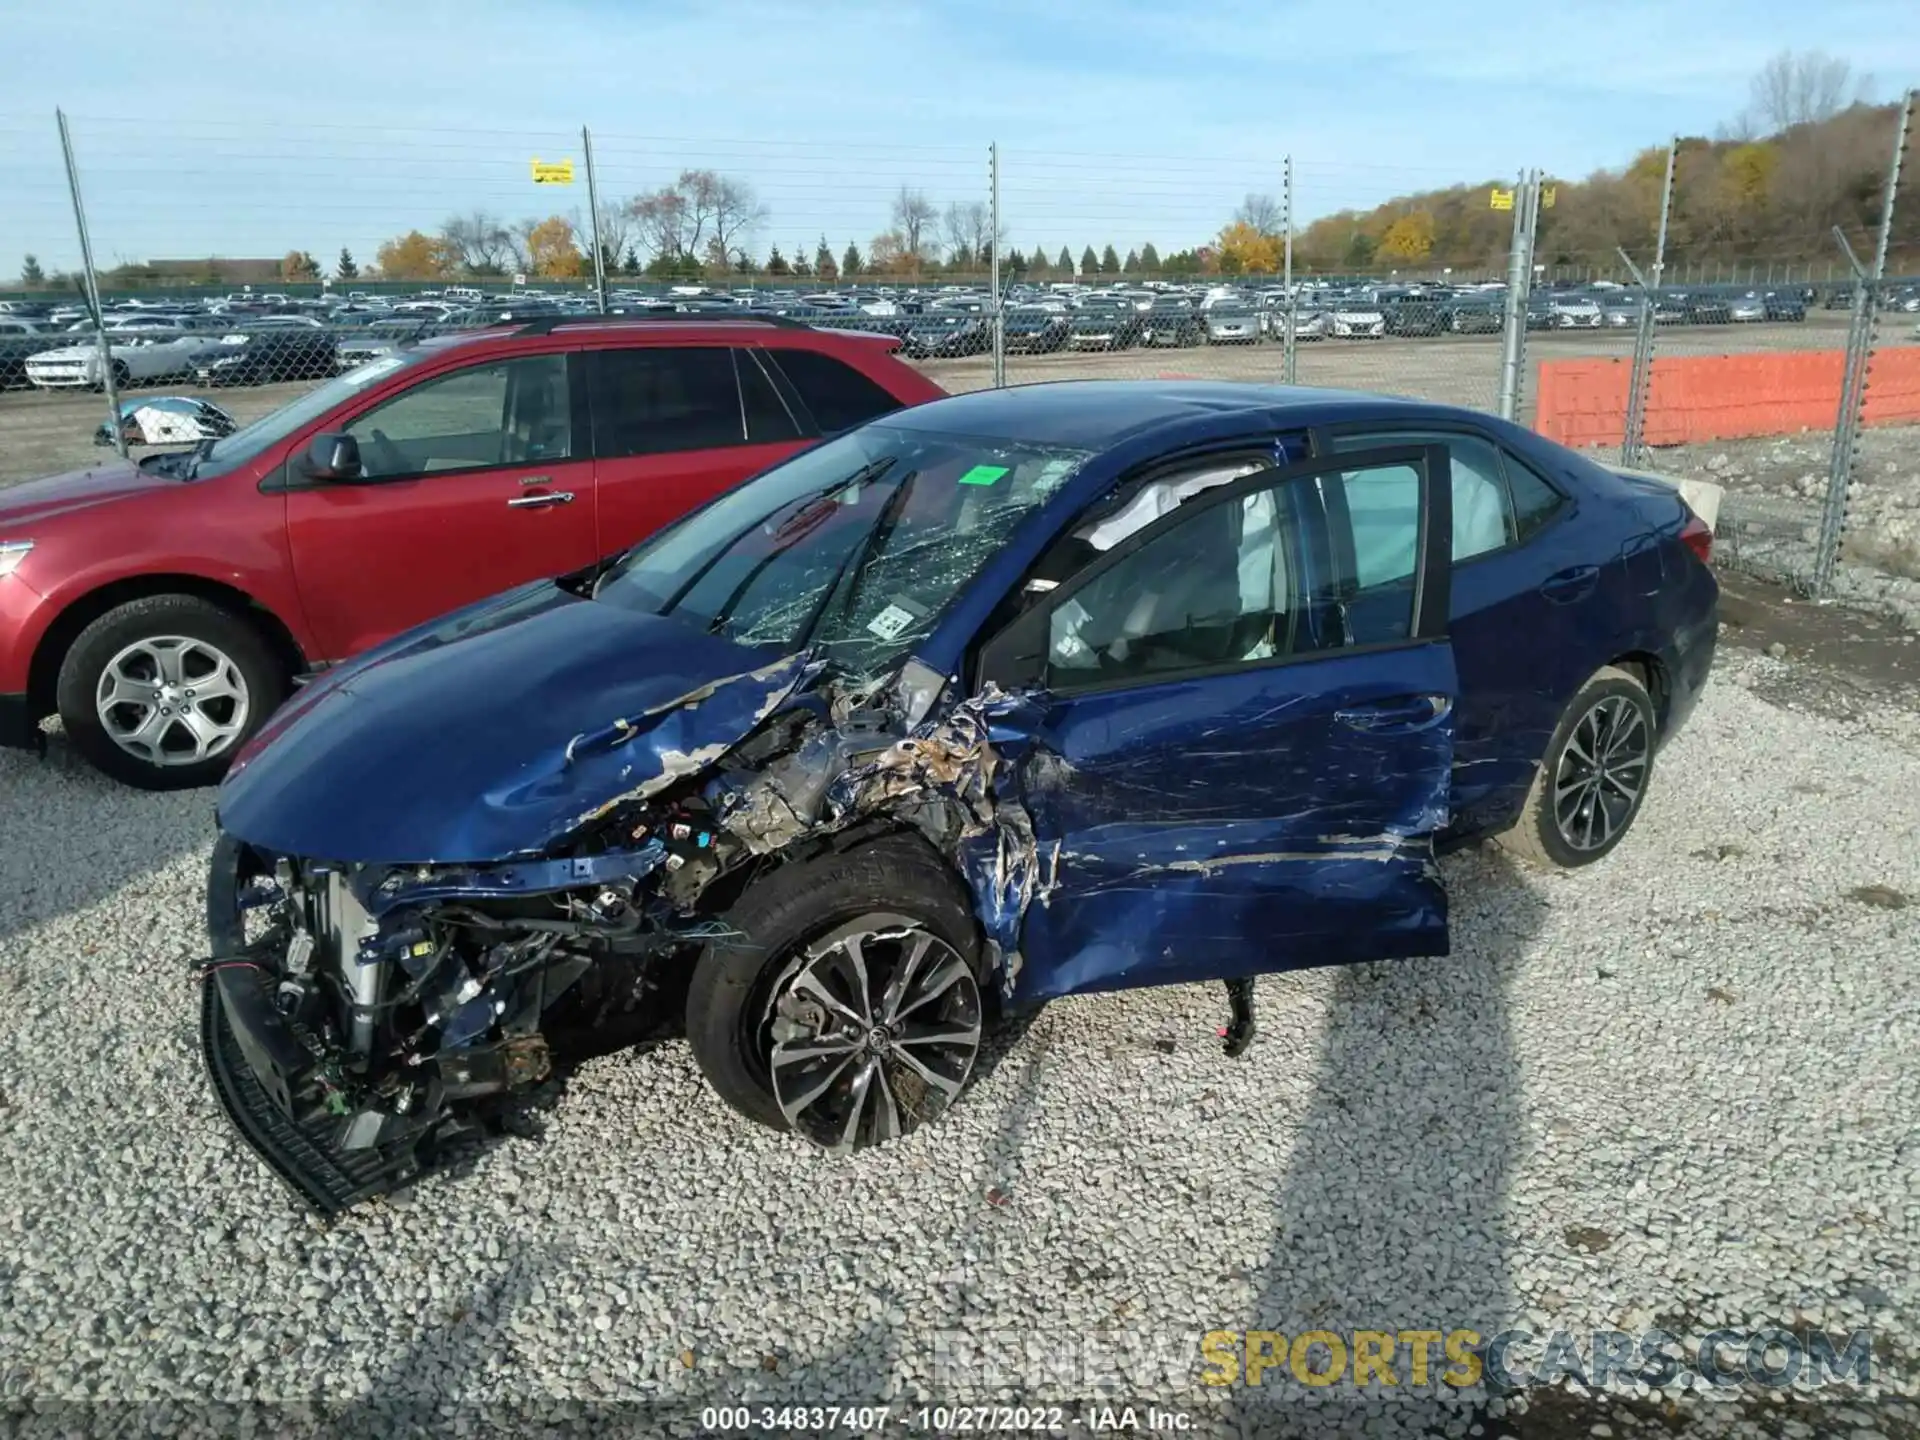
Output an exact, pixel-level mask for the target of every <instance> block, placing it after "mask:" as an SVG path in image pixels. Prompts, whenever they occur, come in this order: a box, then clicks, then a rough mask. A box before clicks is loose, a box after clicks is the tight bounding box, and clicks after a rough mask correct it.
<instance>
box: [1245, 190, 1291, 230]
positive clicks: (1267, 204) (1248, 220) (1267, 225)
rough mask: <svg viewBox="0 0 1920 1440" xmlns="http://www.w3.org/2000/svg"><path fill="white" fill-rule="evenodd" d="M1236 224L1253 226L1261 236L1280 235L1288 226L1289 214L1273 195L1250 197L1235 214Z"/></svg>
mask: <svg viewBox="0 0 1920 1440" xmlns="http://www.w3.org/2000/svg"><path fill="white" fill-rule="evenodd" d="M1233 218H1234V220H1235V222H1236V223H1238V224H1242V225H1251V226H1252V227H1253V228H1254V230H1255V231H1256V232H1257V233H1259V234H1261V235H1278V234H1279V233H1280V232H1281V231H1282V230H1283V229H1285V228H1286V224H1287V212H1286V210H1285V208H1284V207H1283V206H1282V205H1281V204H1280V202H1279V201H1278V200H1276V199H1274V198H1273V196H1271V195H1252V194H1250V195H1248V196H1247V198H1246V199H1244V200H1242V201H1241V202H1240V208H1239V209H1238V210H1235V211H1234V212H1233Z"/></svg>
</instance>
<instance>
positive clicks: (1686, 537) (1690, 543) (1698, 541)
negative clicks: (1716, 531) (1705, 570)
mask: <svg viewBox="0 0 1920 1440" xmlns="http://www.w3.org/2000/svg"><path fill="white" fill-rule="evenodd" d="M1680 543H1681V544H1682V545H1684V546H1686V547H1687V549H1689V550H1691V551H1692V552H1693V553H1694V554H1696V555H1698V556H1699V557H1700V563H1701V564H1702V565H1711V564H1712V563H1713V531H1712V530H1711V529H1709V528H1708V526H1707V522H1706V521H1704V520H1702V519H1701V518H1700V517H1699V516H1698V515H1691V516H1689V517H1688V518H1687V524H1686V528H1685V529H1683V530H1682V531H1681V532H1680Z"/></svg>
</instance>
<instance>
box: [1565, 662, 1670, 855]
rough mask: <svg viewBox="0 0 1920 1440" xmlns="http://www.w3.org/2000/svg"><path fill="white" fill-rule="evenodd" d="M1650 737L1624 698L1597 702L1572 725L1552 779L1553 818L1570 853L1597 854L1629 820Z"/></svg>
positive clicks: (1648, 756) (1644, 770)
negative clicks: (1595, 851)
mask: <svg viewBox="0 0 1920 1440" xmlns="http://www.w3.org/2000/svg"><path fill="white" fill-rule="evenodd" d="M1651 760H1652V745H1651V735H1650V734H1649V731H1648V727H1647V721H1646V716H1645V715H1644V714H1642V713H1641V710H1640V707H1639V706H1638V705H1635V704H1634V703H1633V702H1632V701H1631V700H1629V699H1627V698H1626V697H1625V696H1624V695H1609V696H1607V697H1606V698H1604V699H1602V700H1599V701H1596V702H1595V703H1594V705H1593V706H1592V707H1591V708H1590V709H1589V710H1588V711H1587V713H1586V714H1584V715H1582V716H1581V717H1580V719H1579V721H1578V722H1577V723H1576V724H1575V725H1574V727H1573V731H1572V733H1571V734H1569V735H1568V736H1567V743H1566V746H1565V747H1564V748H1563V749H1562V750H1561V752H1560V763H1559V765H1558V766H1557V767H1555V770H1554V777H1553V819H1554V825H1555V827H1556V828H1557V829H1558V830H1559V832H1560V838H1561V839H1562V840H1564V841H1566V843H1567V844H1568V845H1570V846H1572V847H1573V848H1574V849H1575V850H1580V851H1591V850H1598V849H1601V848H1602V847H1604V846H1605V845H1606V844H1608V843H1609V842H1610V841H1611V840H1613V839H1614V837H1616V836H1617V835H1618V834H1619V833H1620V832H1621V831H1622V830H1624V829H1625V828H1626V826H1627V823H1628V822H1629V821H1630V820H1632V818H1633V812H1634V810H1635V809H1636V808H1638V806H1639V804H1640V797H1641V795H1642V794H1643V793H1644V792H1645V790H1646V784H1647V769H1648V766H1649V764H1650V762H1651Z"/></svg>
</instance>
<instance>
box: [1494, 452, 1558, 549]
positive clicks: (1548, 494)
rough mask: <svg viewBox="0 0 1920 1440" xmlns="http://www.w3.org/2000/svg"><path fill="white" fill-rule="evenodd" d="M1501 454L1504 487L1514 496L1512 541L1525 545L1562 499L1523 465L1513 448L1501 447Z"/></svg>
mask: <svg viewBox="0 0 1920 1440" xmlns="http://www.w3.org/2000/svg"><path fill="white" fill-rule="evenodd" d="M1500 455H1501V458H1502V459H1503V460H1504V461H1505V462H1506V471H1507V489H1508V490H1509V491H1510V492H1511V493H1512V495H1513V523H1514V531H1515V534H1514V541H1515V543H1516V544H1525V543H1526V542H1527V541H1528V540H1530V539H1532V538H1533V536H1535V535H1536V534H1538V533H1539V532H1540V530H1541V528H1542V527H1543V526H1544V525H1545V524H1546V523H1547V522H1548V521H1549V520H1551V519H1552V518H1553V517H1554V516H1555V515H1557V514H1558V513H1559V511H1560V506H1561V504H1562V503H1563V502H1562V498H1561V495H1560V492H1559V491H1558V490H1556V489H1554V488H1553V486H1551V485H1549V484H1548V483H1547V482H1546V481H1545V480H1542V479H1541V478H1540V477H1539V476H1538V475H1536V474H1535V473H1534V472H1533V471H1532V470H1530V469H1528V468H1527V466H1526V465H1524V464H1522V463H1521V461H1520V460H1519V458H1518V457H1516V456H1515V455H1514V454H1513V452H1512V451H1510V450H1503V451H1501V452H1500Z"/></svg>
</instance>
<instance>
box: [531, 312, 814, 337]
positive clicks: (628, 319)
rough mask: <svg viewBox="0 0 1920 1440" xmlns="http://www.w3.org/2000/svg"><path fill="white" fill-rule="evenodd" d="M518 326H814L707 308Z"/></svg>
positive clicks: (540, 329) (555, 318)
mask: <svg viewBox="0 0 1920 1440" xmlns="http://www.w3.org/2000/svg"><path fill="white" fill-rule="evenodd" d="M506 323H507V324H509V325H516V326H517V327H518V329H519V333H520V334H522V335H551V334H552V333H553V332H554V331H555V330H558V329H560V328H561V327H562V326H563V325H659V324H663V323H664V324H668V325H673V324H679V325H739V324H743V323H745V324H754V325H773V326H778V327H781V328H783V329H789V330H810V329H812V328H813V327H812V326H810V325H807V324H806V323H805V322H803V321H800V320H791V319H789V318H788V317H786V316H785V315H762V314H759V313H757V312H749V313H745V314H740V315H718V314H711V313H708V312H704V311H691V310H675V311H671V312H667V311H663V312H660V313H658V314H653V315H541V316H538V317H536V318H534V319H531V320H524V321H512V320H509V321H507V322H506Z"/></svg>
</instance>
